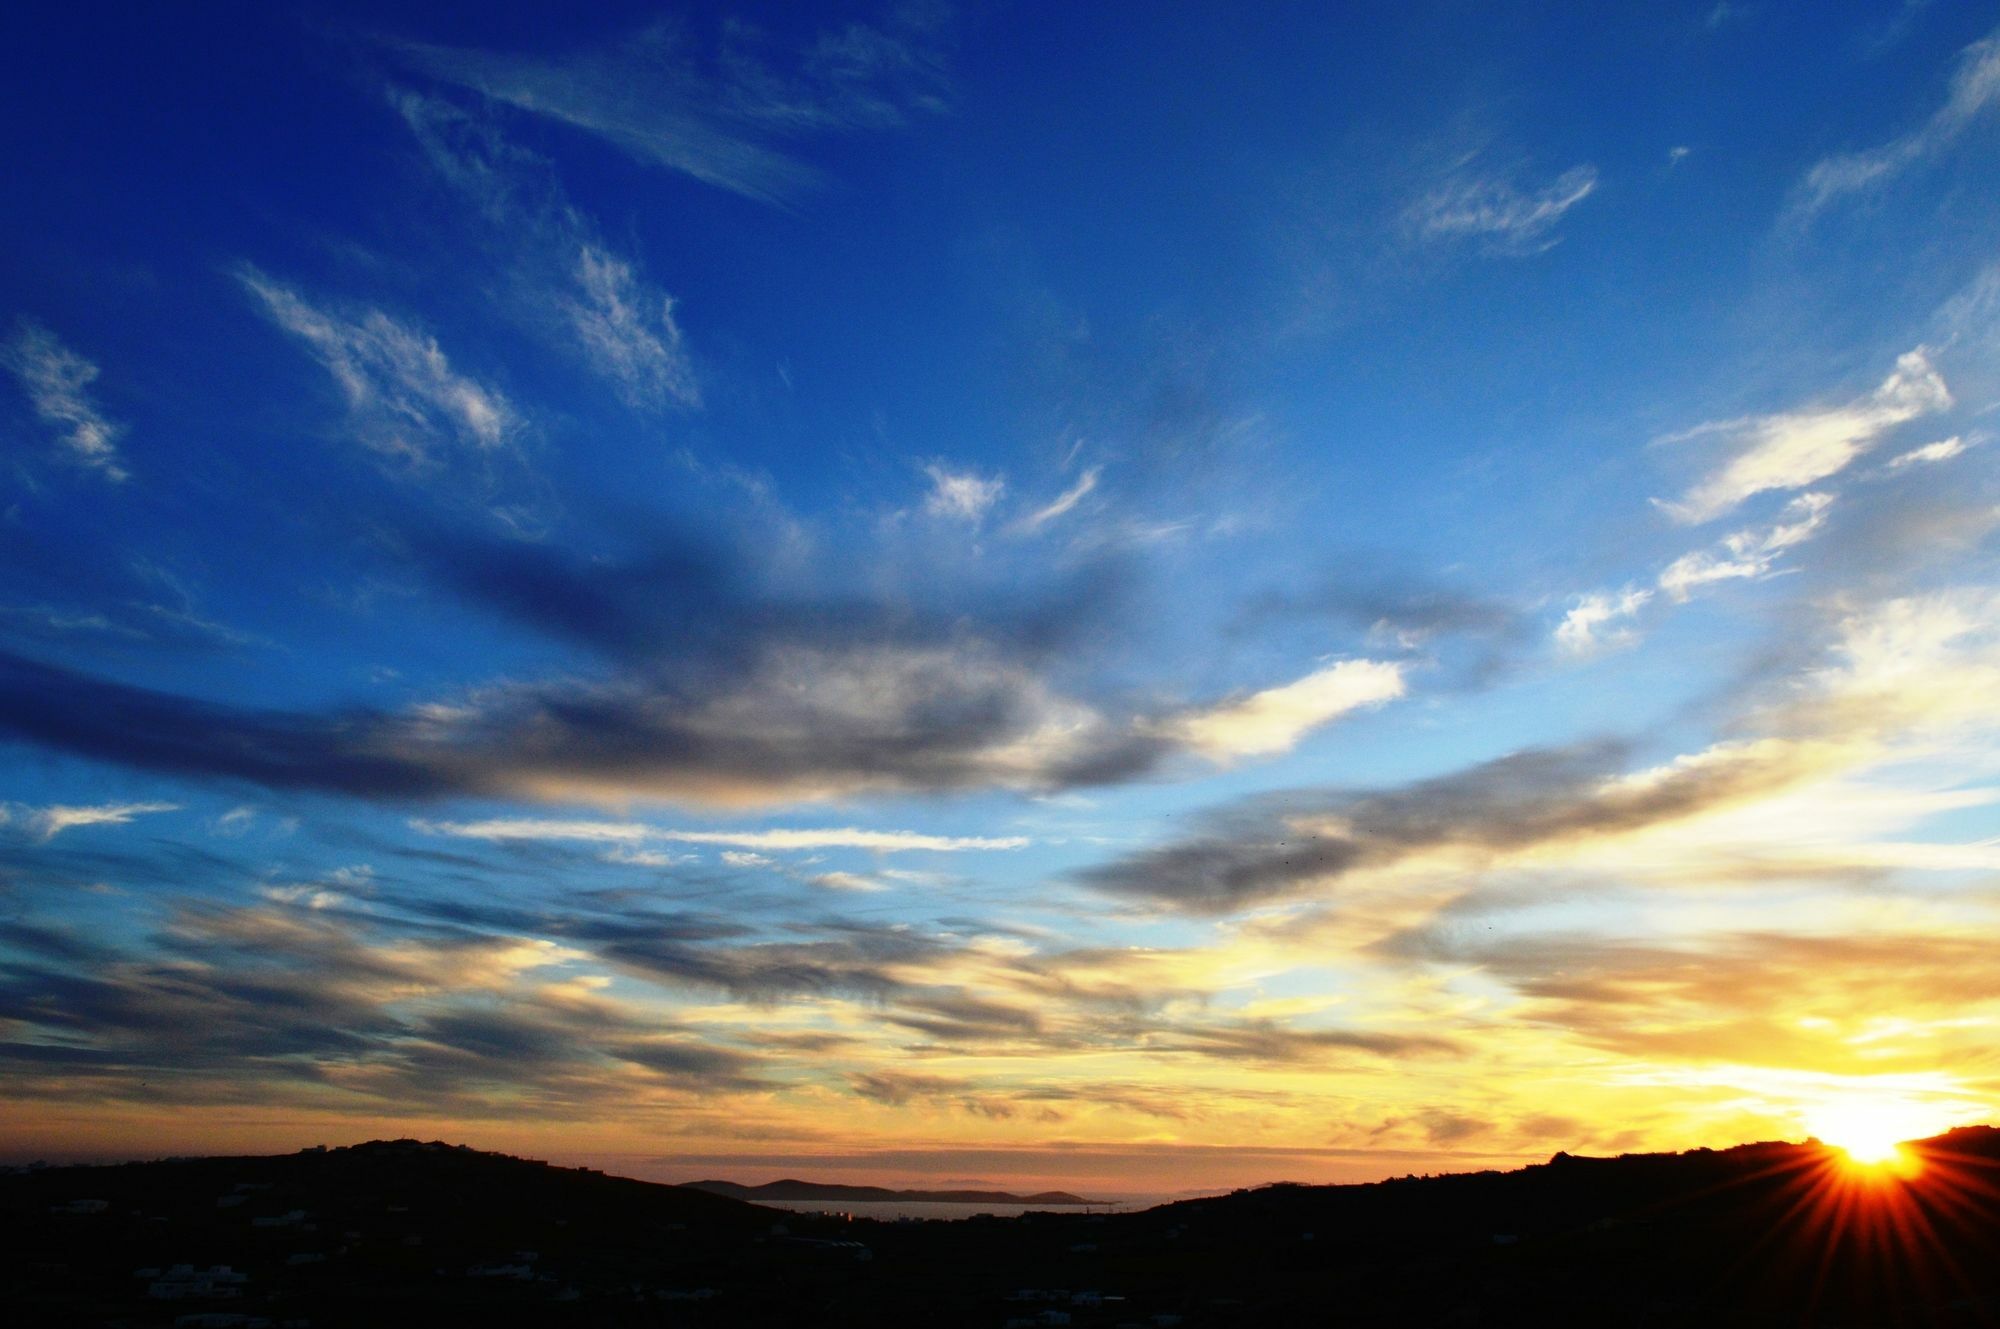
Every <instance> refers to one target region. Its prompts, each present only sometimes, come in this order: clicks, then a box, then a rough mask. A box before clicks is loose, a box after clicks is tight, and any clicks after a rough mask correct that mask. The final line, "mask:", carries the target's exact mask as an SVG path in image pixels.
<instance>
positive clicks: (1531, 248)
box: [1410, 165, 1597, 254]
mask: <svg viewBox="0 0 2000 1329" xmlns="http://www.w3.org/2000/svg"><path fill="white" fill-rule="evenodd" d="M1596 188H1597V170H1596V168H1595V167H1593V166H1589V165H1584V166H1573V167H1571V168H1570V169H1569V170H1567V171H1564V172H1563V173H1562V174H1561V175H1559V176H1557V177H1556V178H1555V179H1554V180H1553V181H1551V182H1550V183H1548V184H1547V185H1545V186H1543V187H1542V188H1541V189H1537V190H1533V191H1531V192H1528V193H1523V192H1522V191H1521V190H1519V189H1518V188H1516V187H1515V185H1514V183H1513V181H1511V180H1509V179H1508V178H1507V177H1505V176H1502V175H1486V176H1480V175H1471V174H1467V173H1464V172H1460V173H1459V174H1456V175H1454V176H1453V177H1452V178H1451V179H1449V180H1447V181H1446V182H1445V183H1444V184H1442V185H1440V186H1439V187H1438V188H1436V189H1435V190H1433V191H1431V192H1430V193H1429V194H1427V195H1425V196H1424V197H1423V198H1422V199H1420V200H1418V202H1417V203H1416V204H1415V205H1414V206H1413V207H1412V208H1411V209H1410V219H1411V221H1412V222H1413V223H1414V224H1415V225H1416V228H1417V230H1418V232H1419V233H1420V234H1422V235H1424V236H1426V237H1429V238H1432V239H1463V238H1473V239H1481V240H1484V241H1486V242H1487V243H1488V244H1489V245H1491V246H1492V247H1493V248H1494V249H1496V250H1498V251H1500V252H1503V253H1512V254H1535V253H1540V252H1542V251H1543V250H1546V249H1548V248H1550V247H1551V246H1553V245H1554V244H1555V243H1556V241H1555V239H1553V238H1549V232H1550V231H1552V230H1553V229H1555V225H1556V223H1557V222H1559V221H1561V220H1562V217H1563V214H1564V213H1566V212H1568V211H1569V210H1570V209H1571V208H1573V207H1575V206H1576V205H1577V204H1579V203H1581V202H1583V200H1585V199H1586V198H1589V197H1590V195H1591V194H1592V192H1594V191H1595V190H1596Z"/></svg>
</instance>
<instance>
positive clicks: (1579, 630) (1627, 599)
mask: <svg viewBox="0 0 2000 1329" xmlns="http://www.w3.org/2000/svg"><path fill="white" fill-rule="evenodd" d="M1652 598H1653V593H1652V592H1651V591H1648V590H1642V589H1637V588H1634V587H1629V586H1628V587H1627V588H1625V589H1624V590H1622V591H1619V592H1617V593H1616V594H1609V593H1606V592H1602V591H1593V592H1591V593H1590V594H1587V595H1580V596H1578V597H1577V598H1576V603H1574V604H1572V605H1571V606H1570V608H1569V612H1568V613H1566V614H1564V615H1563V620H1562V622H1561V623H1559V624H1557V625H1556V633H1555V637H1556V645H1557V646H1559V647H1561V648H1562V649H1563V650H1564V651H1566V652H1568V653H1569V654H1571V655H1590V654H1592V653H1594V652H1597V651H1601V650H1607V649H1612V648H1616V647H1622V646H1628V645H1630V644H1631V643H1632V642H1633V641H1634V640H1636V638H1635V636H1634V635H1633V633H1632V630H1631V629H1630V628H1625V627H1613V626H1612V625H1613V624H1617V623H1622V622H1624V621H1625V620H1627V619H1630V618H1632V617H1634V616H1635V615H1637V614H1638V612H1639V611H1640V610H1641V609H1643V608H1645V606H1646V604H1647V602H1648V601H1650V600H1651V599H1652Z"/></svg>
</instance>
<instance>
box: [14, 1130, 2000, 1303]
mask: <svg viewBox="0 0 2000 1329" xmlns="http://www.w3.org/2000/svg"><path fill="white" fill-rule="evenodd" d="M1912 1152H1913V1156H1914V1157H1915V1159H1916V1160H1917V1162H1916V1166H1915V1169H1914V1171H1913V1172H1911V1173H1910V1174H1909V1175H1898V1174H1896V1173H1894V1172H1891V1171H1884V1170H1877V1171H1872V1172H1862V1171H1860V1170H1858V1169H1855V1168H1853V1167H1852V1166H1851V1165H1848V1164H1846V1163H1845V1162H1843V1161H1842V1159H1841V1156H1839V1155H1838V1154H1837V1153H1836V1151H1833V1150H1829V1149H1826V1148H1823V1147H1821V1146H1818V1145H1815V1144H1806V1145H1790V1144H1754V1145H1744V1146H1741V1147H1739V1148H1734V1149H1724V1150H1715V1151H1710V1150H1697V1151H1694V1152H1692V1153H1686V1154H1677V1155H1675V1154H1652V1155H1630V1156H1626V1157H1622V1158H1579V1157H1572V1156H1570V1155H1567V1154H1558V1155H1556V1156H1555V1157H1554V1158H1553V1159H1551V1160H1550V1161H1549V1162H1547V1163H1545V1164H1540V1165H1537V1166H1533V1167H1528V1168H1523V1169H1520V1170H1518V1171H1514V1172H1505V1173H1501V1172H1484V1173H1473V1174H1463V1175H1453V1176H1441V1177H1405V1178H1400V1179H1396V1180H1391V1181H1383V1182H1377V1183H1373V1184H1370V1185H1363V1186H1301V1185H1284V1184H1281V1185H1273V1186H1265V1187H1261V1188H1258V1189H1256V1190H1248V1191H1239V1192H1236V1193H1235V1194H1232V1195H1226V1196H1217V1197H1213V1198H1209V1199H1203V1200H1190V1201H1183V1202H1180V1203H1176V1204H1169V1205H1163V1206H1161V1207H1159V1208H1157V1209H1151V1210H1147V1211H1146V1212H1144V1213H1138V1214H1111V1215H1105V1214H1081V1213H1063V1212H1040V1213H1031V1214H1028V1215H1025V1216H1023V1217H1021V1218H1013V1219H999V1218H982V1219H968V1220H965V1221H962V1222H903V1223H878V1222H869V1221H865V1220H856V1221H852V1222H844V1221H842V1220H840V1219H839V1218H836V1217H823V1216H811V1215H804V1216H802V1215H798V1214H791V1213H785V1212H781V1211H777V1210H772V1209H764V1208H758V1207H756V1206H754V1205H751V1204H747V1203H743V1202H741V1201H739V1200H735V1199H732V1198H729V1197H726V1196H721V1195H715V1194H710V1193H708V1192H707V1191H705V1190H702V1189H697V1188H693V1187H676V1186H660V1185H653V1184H650V1183H645V1182H638V1181H630V1180H625V1179H621V1178H617V1177H607V1176H604V1175H602V1174H600V1173H596V1172H591V1171H588V1170H581V1169H567V1168H556V1167H550V1166H547V1165H545V1164H541V1163H533V1162H528V1161H525V1160H522V1159H516V1158H509V1157H506V1156H503V1155H497V1154H484V1153H478V1152H475V1151H472V1150H469V1149H464V1148H458V1147H453V1146H448V1145H442V1144H419V1143H417V1142H415V1141H394V1142H376V1143H371V1144H366V1145H357V1146H354V1147H352V1148H346V1149H333V1150H326V1151H312V1152H306V1153H301V1154H293V1155H286V1156H283V1157H275V1158H210V1159H191V1160H175V1161H168V1162H158V1163H138V1164H127V1165H121V1166H115V1167H92V1168H47V1169H40V1170H35V1171H20V1172H15V1173H13V1174H11V1175H4V1176H0V1283H4V1286H0V1305H4V1306H5V1307H6V1312H7V1316H8V1321H9V1323H10V1324H21V1325H53V1324H63V1325H72V1324H83V1325H123V1326H131V1327H132V1329H150V1327H152V1326H169V1325H175V1324H185V1325H202V1324H212V1325H217V1326H221V1325H240V1326H243V1329H252V1326H255V1325H258V1324H265V1325H270V1326H277V1325H283V1324H295V1325H304V1326H309V1329H327V1327H328V1326H339V1325H364V1326H368V1329H381V1327H383V1326H393V1325H419V1324H422V1325H445V1324H460V1323H466V1324H478V1325H480V1326H482V1329H485V1327H486V1326H514V1325H520V1326H526V1325H536V1326H542V1325H554V1326H585V1325H592V1326H595V1325H609V1326H621V1325H675V1326H683V1325H686V1326H704V1325H715V1326H723V1325H728V1326H757V1325H815V1326H820V1325H828V1326H850V1325H852V1326H858V1325H904V1324H936V1325H950V1326H959V1325H966V1326H974V1327H975V1329H977V1327H979V1326H991V1329H1003V1326H1006V1325H1009V1324H1010V1323H1011V1324H1015V1325H1030V1324H1058V1323H1067V1324H1071V1325H1075V1326H1078V1329H1084V1327H1086V1326H1105V1327H1107V1329H1108V1327H1109V1326H1120V1325H1135V1326H1157V1327H1162V1329H1163V1327H1164V1326H1168V1325H1173V1324H1180V1325H1185V1326H1208V1325H1280V1326H1282V1325H1291V1324H1332V1323H1338V1324H1341V1325H1413V1324H1414V1325H1468V1326H1485V1325H1535V1326H1549V1325H1593V1326H1596V1325H1616V1326H1625V1325H1699V1326H1703V1329H1710V1327H1711V1326H1720V1325H1771V1326H1778V1325H1785V1326H1793V1325H1800V1324H1813V1325H1827V1326H1860V1325H1910V1326H1917V1325H1939V1326H1942V1325H1952V1326H1961V1325H1962V1326H1972V1325H1994V1324H1996V1323H2000V1185H1996V1182H2000V1131H1994V1130H1991V1129H1989V1128H1985V1127H1977V1128H1969V1129H1965V1130H1959V1131H1954V1132H1952V1133H1950V1134H1949V1135H1945V1136H1941V1137H1939V1138H1938V1139H1936V1140H1932V1141H1928V1142H1925V1143H1923V1144H1922V1145H1920V1146H1918V1147H1916V1148H1915V1149H1914V1150H1913V1151H1912ZM856 1189H862V1190H867V1189H872V1188H856ZM176 1266H180V1268H176ZM217 1266H228V1268H227V1269H226V1270H224V1269H218V1268H216V1267H217ZM213 1316H233V1317H241V1318H237V1319H212V1318H211V1319H203V1318H199V1317H213ZM186 1317H197V1318H192V1319H190V1318H186ZM1059 1317H1067V1318H1059Z"/></svg>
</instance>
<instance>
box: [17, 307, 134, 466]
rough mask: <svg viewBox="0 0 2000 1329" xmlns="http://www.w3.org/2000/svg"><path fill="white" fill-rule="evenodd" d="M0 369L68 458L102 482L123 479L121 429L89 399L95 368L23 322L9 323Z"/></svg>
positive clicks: (47, 333)
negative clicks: (18, 387) (54, 432)
mask: <svg viewBox="0 0 2000 1329" xmlns="http://www.w3.org/2000/svg"><path fill="white" fill-rule="evenodd" d="M0 366H4V367H5V368H6V369H7V371H8V372H9V373H11V374H13V375H14V377H15V378H16V379H17V380H18V381H19V382H20V384H21V389H22V391H23V392H25V393H27V395H28V404H29V405H30V406H32V407H34V408H35V414H36V415H37V416H39V417H40V418H41V420H42V422H43V423H44V424H47V425H50V426H52V427H54V428H55V429H57V430H58V431H60V432H59V434H58V435H57V441H58V442H60V443H61V444H62V446H63V448H64V450H65V451H66V452H67V453H68V454H69V457H70V460H72V461H74V462H76V463H77V464H78V465H80V466H85V467H88V468H89V469H91V470H94V471H97V472H98V473H99V474H101V475H103V476H104V477H105V478H106V479H107V480H113V481H118V480H124V479H127V478H129V475H130V473H129V472H128V471H127V470H126V469H125V463H124V459H123V458H122V457H120V455H119V452H118V436H119V435H120V434H122V433H124V432H125V431H124V429H123V427H122V426H120V425H116V424H113V423H112V422H111V421H110V420H108V419H106V418H105V416H104V413H103V412H102V411H101V410H99V409H98V406H97V403H96V402H94V401H92V400H91V399H90V392H89V388H90V385H91V384H92V383H94V382H96V381H97V377H98V373H99V370H98V367H97V366H96V365H94V364H92V363H91V362H90V361H89V360H86V359H84V358H83V357H82V356H80V355H78V354H77V353H76V352H75V351H72V350H71V349H70V348H69V347H67V346H65V345H63V344H62V342H61V341H60V340H58V339H57V337H56V335H55V334H54V333H53V332H50V331H49V330H48V329H47V328H45V327H43V326H42V325H41V324H39V323H36V322H34V321H33V320H31V319H26V318H23V319H20V320H18V321H17V322H16V323H15V325H14V335H13V336H12V337H10V338H8V339H7V341H6V342H5V343H0Z"/></svg>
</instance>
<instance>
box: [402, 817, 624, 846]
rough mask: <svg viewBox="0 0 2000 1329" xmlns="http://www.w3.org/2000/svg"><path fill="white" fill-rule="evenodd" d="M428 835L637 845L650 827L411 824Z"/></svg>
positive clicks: (527, 821)
mask: <svg viewBox="0 0 2000 1329" xmlns="http://www.w3.org/2000/svg"><path fill="white" fill-rule="evenodd" d="M410 825H411V826H413V827H414V828H416V829H417V830H420V831H423V832H425V833H427V834H430V835H452V836H457V837H458V838H460V839H463V840H493V841H506V840H589V841H596V842H600V843H607V844H637V843H639V842H640V841H642V840H646V839H648V838H650V837H651V836H652V835H653V828H652V827H650V826H645V825H641V824H640V823H638V822H635V821H567V820H559V819H552V818H544V817H500V818H494V819H492V820H490V821H424V820H421V819H419V820H414V821H412V822H411V823H410Z"/></svg>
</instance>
